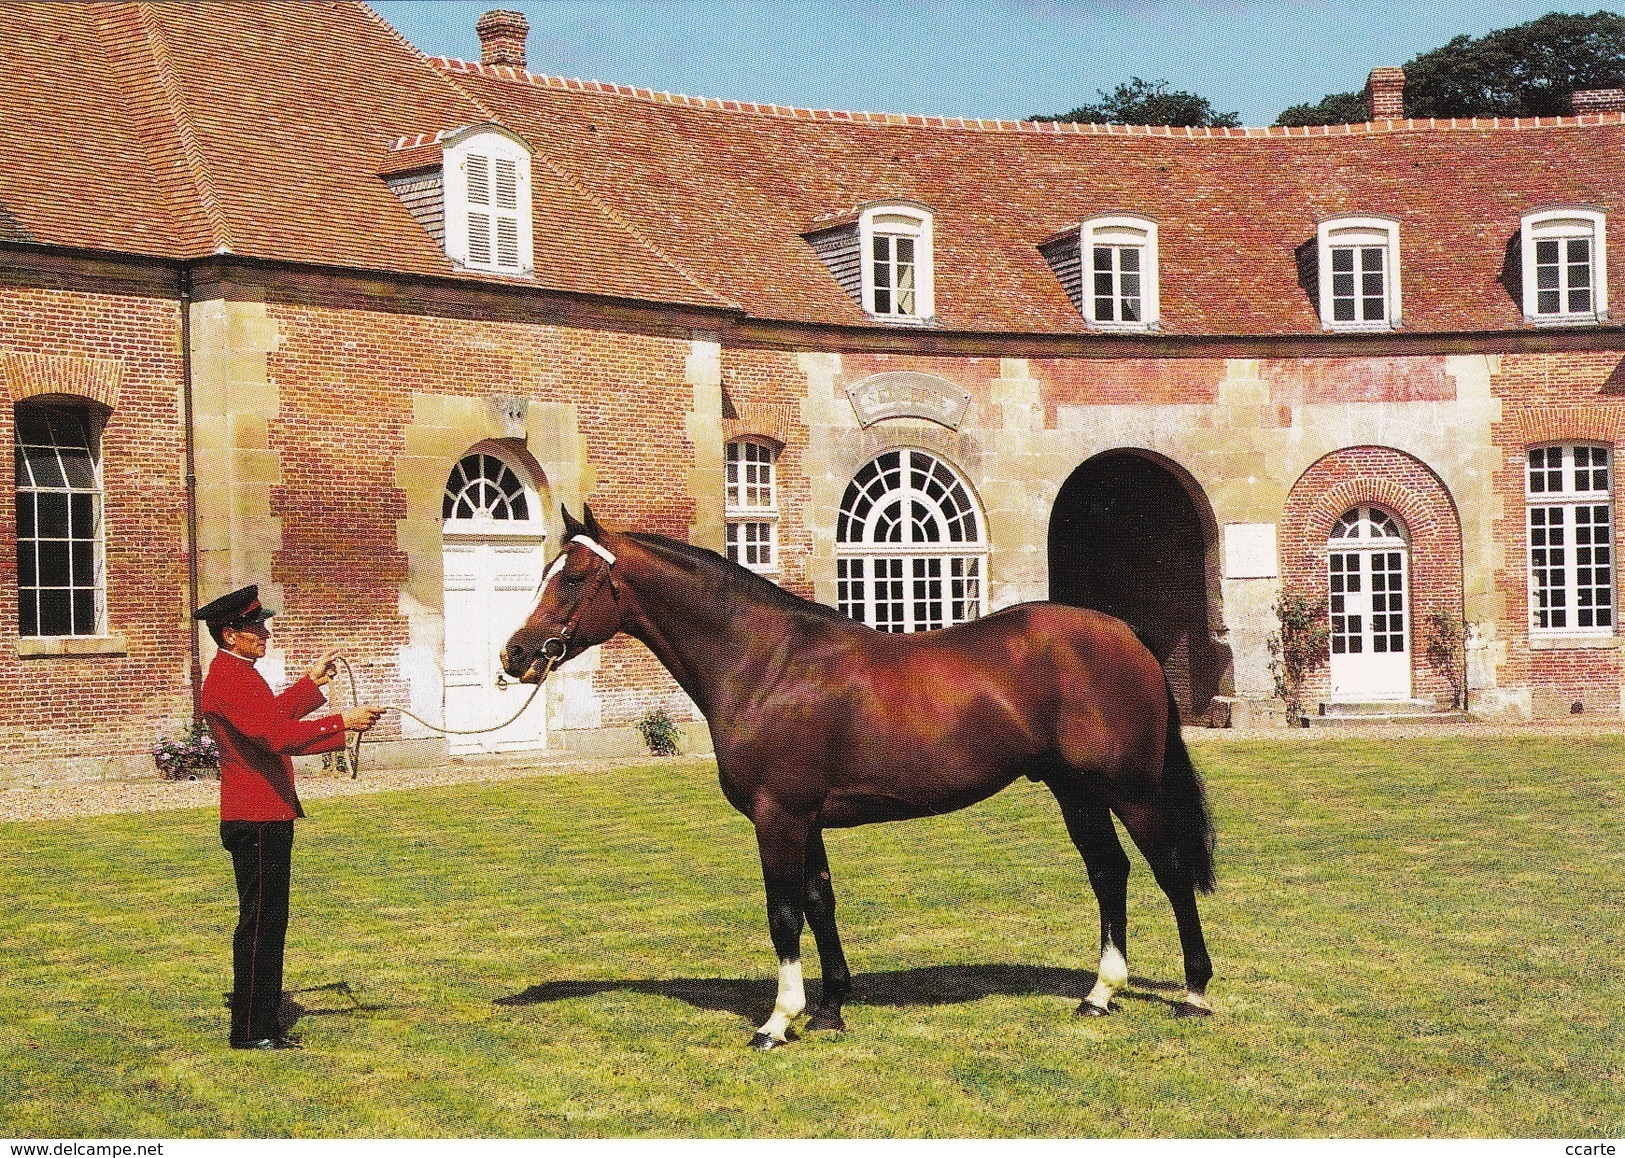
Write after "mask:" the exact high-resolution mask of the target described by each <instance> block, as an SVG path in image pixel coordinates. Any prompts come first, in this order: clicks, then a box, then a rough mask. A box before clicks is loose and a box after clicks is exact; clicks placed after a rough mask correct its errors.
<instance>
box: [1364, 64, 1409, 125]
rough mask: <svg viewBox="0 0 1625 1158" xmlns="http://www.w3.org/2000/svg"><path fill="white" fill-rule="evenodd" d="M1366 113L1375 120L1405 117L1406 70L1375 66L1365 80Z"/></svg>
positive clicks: (1370, 118)
mask: <svg viewBox="0 0 1625 1158" xmlns="http://www.w3.org/2000/svg"><path fill="white" fill-rule="evenodd" d="M1365 115H1366V117H1367V118H1368V119H1369V120H1373V121H1399V120H1404V119H1405V70H1404V69H1402V68H1374V69H1372V70H1371V75H1370V76H1369V77H1367V78H1366V82H1365Z"/></svg>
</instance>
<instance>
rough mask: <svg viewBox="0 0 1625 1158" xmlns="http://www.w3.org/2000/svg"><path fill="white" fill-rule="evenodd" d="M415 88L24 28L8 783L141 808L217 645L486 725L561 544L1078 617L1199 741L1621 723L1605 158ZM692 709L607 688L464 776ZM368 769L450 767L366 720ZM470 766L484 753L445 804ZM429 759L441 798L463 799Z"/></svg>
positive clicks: (416, 733) (948, 607)
mask: <svg viewBox="0 0 1625 1158" xmlns="http://www.w3.org/2000/svg"><path fill="white" fill-rule="evenodd" d="M525 33H526V30H525V28H524V25H523V19H522V18H518V17H514V16H513V15H511V14H502V13H496V14H488V15H487V16H486V17H484V18H482V20H481V34H482V38H483V41H484V44H485V56H486V60H485V61H483V62H481V63H471V62H461V61H451V60H442V59H432V58H428V57H426V56H424V55H422V54H421V53H419V52H418V51H417V50H415V49H414V48H413V47H412V46H411V45H409V44H408V43H407V42H406V41H404V40H403V39H402V38H401V37H400V36H399V35H398V34H397V33H396V32H395V31H394V30H393V29H391V28H390V27H388V25H386V24H385V23H384V22H383V21H382V20H381V19H380V18H379V17H378V16H377V15H376V14H374V13H372V12H371V11H370V10H369V9H367V8H365V7H364V6H361V5H357V4H348V3H324V4H294V3H285V4H284V3H253V4H211V3H203V4H185V5H180V4H176V5H141V4H120V3H105V4H95V5H73V4H55V3H52V4H11V5H5V6H3V7H0V48H3V49H4V52H5V58H6V67H5V68H4V69H3V70H0V116H3V117H4V119H5V123H6V126H7V128H6V132H5V133H4V134H3V137H0V392H3V394H4V395H5V398H4V402H5V404H4V405H3V406H0V449H7V450H9V451H10V453H11V454H12V455H13V457H14V459H15V461H16V463H17V475H16V479H17V482H16V485H15V487H13V488H6V489H0V526H4V527H5V528H7V530H8V533H7V534H5V535H4V536H0V691H3V694H4V696H5V702H6V703H7V705H8V711H7V712H6V714H5V718H4V721H3V723H0V749H3V750H4V752H5V755H6V757H7V760H6V764H7V767H8V769H10V770H11V771H12V772H13V773H15V772H16V771H17V770H19V769H28V770H35V771H40V770H43V771H46V772H47V773H49V774H61V775H71V774H75V773H83V772H87V771H101V770H107V769H114V770H124V769H127V770H130V771H136V770H138V769H139V768H141V767H142V766H143V762H144V761H145V760H146V756H145V753H146V751H147V749H148V748H149V746H150V745H151V743H152V741H153V739H154V738H155V737H156V736H157V735H159V734H163V733H168V734H174V733H175V732H176V731H177V730H178V729H179V728H180V727H181V726H183V725H184V723H185V722H186V721H187V720H188V719H189V717H190V714H191V710H192V709H191V689H192V686H193V684H194V683H195V680H196V673H197V671H198V670H199V665H200V663H201V662H204V661H206V660H207V658H208V649H209V647H210V646H211V645H210V644H209V642H208V641H207V638H206V636H205V637H204V638H201V639H200V638H199V636H198V633H197V632H195V631H194V630H193V628H192V625H191V624H190V623H189V621H188V619H187V612H188V611H189V609H190V608H191V607H192V606H195V605H196V604H197V603H199V602H202V601H203V600H205V599H208V598H211V597H213V596H215V595H218V594H220V593H221V592H223V591H225V590H227V589H229V588H231V587H233V586H236V585H240V584H242V583H247V582H256V581H257V582H259V583H260V584H261V585H262V591H263V592H264V593H265V598H266V601H267V602H268V603H270V604H271V605H272V606H275V607H278V608H280V609H281V613H280V615H279V616H278V618H277V620H276V621H275V625H274V626H275V628H276V636H275V639H274V640H273V644H274V648H275V650H273V653H272V655H271V657H270V660H269V663H268V666H269V667H271V668H272V673H271V674H272V677H273V682H274V680H275V675H276V672H275V669H276V667H277V666H278V665H283V666H284V667H285V669H286V670H297V669H298V667H299V665H301V664H303V663H306V662H308V660H309V658H310V657H311V656H312V655H313V654H314V653H315V652H316V651H317V650H318V649H319V648H321V647H323V646H326V645H330V644H331V645H337V646H340V647H342V648H343V649H344V650H345V652H346V654H347V655H349V656H350V657H351V659H352V661H353V662H354V663H355V664H356V667H357V671H358V674H359V675H360V678H361V680H362V682H363V684H364V685H365V686H364V688H363V692H362V694H363V696H364V697H365V698H368V699H372V700H376V701H379V702H388V703H395V704H402V705H410V706H411V707H413V708H414V709H415V710H416V711H418V712H419V713H420V714H421V715H423V716H425V717H427V718H429V719H434V720H438V719H447V720H449V721H450V722H452V723H453V724H464V725H470V724H477V723H480V722H487V721H492V720H496V719H501V718H502V717H503V716H505V715H507V714H508V712H509V707H508V705H510V704H513V703H514V702H515V701H514V699H513V697H514V696H516V695H517V694H519V692H518V689H516V688H514V687H512V686H503V685H504V684H505V681H502V680H501V679H500V678H499V672H498V669H497V667H496V664H495V650H496V646H497V645H498V644H499V643H500V641H501V639H502V638H504V637H505V636H506V634H507V632H508V631H509V630H510V629H511V628H512V626H513V625H514V624H515V623H516V622H517V620H518V619H519V618H521V617H522V615H523V612H524V610H525V606H526V604H527V602H528V600H529V598H530V595H531V591H532V589H533V586H534V584H535V581H536V578H537V576H538V575H539V573H540V567H541V565H542V562H543V561H544V560H545V558H546V556H547V554H548V552H549V547H548V544H549V543H550V541H552V540H553V539H554V537H555V536H556V535H557V533H558V530H559V522H558V520H559V516H558V506H559V504H560V503H561V502H562V503H568V504H570V505H571V506H572V507H577V508H578V507H579V505H580V503H581V502H582V501H583V500H590V501H591V503H592V505H593V508H594V510H595V512H596V513H597V514H598V516H599V517H600V519H601V520H603V521H604V522H606V523H608V524H610V525H613V526H620V527H625V528H629V529H643V530H651V531H658V532H662V533H665V534H669V535H673V536H675V537H678V538H682V539H686V540H689V541H692V542H695V543H699V544H702V545H704V546H708V547H712V548H714V549H717V550H719V551H727V552H729V553H730V554H732V555H734V556H735V557H737V558H739V559H740V560H741V561H742V562H744V563H746V564H747V565H749V566H753V567H756V568H759V569H761V570H764V571H765V572H767V573H768V574H770V575H771V576H772V577H773V578H775V579H776V580H777V581H778V582H780V583H782V584H783V585H784V586H786V587H787V588H789V589H791V590H793V591H796V592H797V593H799V594H803V595H806V596H808V597H811V598H815V599H817V600H819V601H821V602H826V603H829V604H831V605H835V606H838V607H840V608H842V609H843V610H845V611H847V612H849V613H850V614H852V615H854V616H857V617H859V618H862V619H864V620H866V621H867V622H870V623H873V624H875V625H877V626H882V627H886V628H888V629H900V630H914V629H919V628H927V627H933V626H939V625H942V624H946V623H951V622H954V621H957V620H960V619H964V618H968V617H971V616H975V615H979V614H983V613H986V612H988V611H990V610H994V609H996V608H999V607H1002V606H1006V605H1009V604H1011V603H1015V602H1019V601H1023V600H1029V599H1042V598H1051V597H1053V598H1056V599H1061V600H1065V601H1069V602H1077V603H1083V604H1088V605H1092V606H1097V607H1101V608H1104V609H1106V610H1109V611H1112V612H1114V613H1115V614H1119V615H1121V616H1123V617H1124V618H1126V619H1128V620H1130V621H1131V622H1133V623H1134V624H1136V626H1138V627H1139V628H1140V629H1141V631H1142V633H1143V634H1144V635H1145V636H1146V638H1147V639H1148V641H1149V642H1150V643H1151V645H1152V646H1153V648H1154V649H1155V650H1156V651H1157V652H1158V654H1159V655H1160V656H1161V657H1162V658H1163V659H1164V661H1165V663H1166V664H1167V666H1168V668H1169V671H1170V673H1171V675H1172V676H1173V679H1174V682H1175V684H1176V687H1177V689H1178V691H1179V694H1180V696H1181V698H1182V700H1183V701H1184V703H1185V707H1186V710H1187V711H1188V712H1189V713H1192V714H1193V715H1194V716H1196V717H1198V718H1199V717H1202V716H1203V715H1205V714H1207V713H1208V712H1210V711H1211V710H1213V707H1214V705H1215V704H1219V705H1227V704H1230V703H1231V702H1235V703H1236V704H1238V705H1240V707H1241V708H1242V709H1243V710H1245V709H1246V708H1247V707H1248V705H1258V704H1263V703H1266V702H1267V701H1269V700H1270V698H1271V696H1272V683H1271V678H1270V674H1269V656H1268V650H1267V639H1268V637H1269V635H1270V633H1271V632H1272V631H1273V630H1274V629H1275V627H1276V621H1275V618H1274V611H1273V607H1274V603H1275V599H1276V597H1277V595H1278V594H1279V593H1280V592H1281V591H1282V590H1283V588H1291V589H1295V590H1301V591H1304V592H1306V593H1308V594H1309V595H1310V596H1311V598H1312V600H1314V601H1316V602H1317V603H1319V604H1323V605H1325V606H1326V607H1327V609H1328V611H1329V612H1330V613H1331V622H1332V626H1333V628H1334V632H1333V645H1334V648H1333V650H1334V654H1333V656H1332V660H1331V663H1330V664H1329V666H1328V667H1327V668H1325V669H1322V671H1321V672H1320V673H1318V674H1317V675H1316V676H1315V677H1314V681H1313V683H1312V685H1311V687H1310V688H1309V700H1310V702H1311V703H1312V704H1315V703H1322V702H1327V703H1339V702H1379V703H1387V704H1390V705H1402V706H1408V708H1409V709H1410V710H1421V709H1426V708H1429V707H1433V706H1441V705H1446V704H1448V701H1449V699H1450V696H1451V690H1450V684H1449V682H1448V680H1447V679H1446V678H1445V677H1444V676H1443V675H1441V674H1440V673H1439V672H1438V671H1436V670H1435V669H1434V668H1433V667H1432V666H1431V665H1430V664H1429V663H1428V662H1427V660H1426V658H1425V641H1426V633H1425V625H1426V623H1427V620H1428V617H1429V616H1430V615H1431V614H1432V613H1434V612H1436V611H1444V612H1449V613H1452V614H1454V615H1457V616H1460V617H1462V618H1463V619H1464V620H1465V621H1466V622H1468V623H1470V624H1471V625H1472V632H1471V636H1472V640H1471V647H1470V675H1471V683H1472V706H1473V709H1474V710H1475V711H1477V712H1480V713H1482V714H1486V715H1495V716H1504V717H1512V718H1523V717H1529V716H1549V715H1556V714H1561V715H1565V716H1568V715H1571V714H1573V713H1580V714H1582V715H1583V716H1595V717H1601V718H1608V719H1617V718H1618V717H1619V715H1620V714H1621V710H1622V708H1621V705H1622V697H1625V673H1622V671H1621V661H1620V651H1619V640H1620V637H1619V633H1618V628H1617V624H1616V618H1617V616H1616V612H1617V605H1618V576H1617V572H1616V568H1615V567H1614V552H1615V550H1616V549H1617V548H1616V539H1617V536H1618V531H1617V527H1616V524H1617V518H1616V515H1615V509H1614V508H1615V502H1614V493H1615V491H1614V488H1615V446H1616V443H1618V442H1619V441H1620V439H1621V437H1622V436H1625V435H1622V424H1625V401H1622V399H1625V331H1622V328H1621V326H1620V325H1619V323H1618V322H1617V321H1614V320H1613V317H1614V315H1612V314H1611V313H1610V311H1609V306H1608V301H1607V295H1608V292H1609V290H1610V289H1612V290H1613V292H1614V293H1615V294H1616V295H1617V294H1619V293H1620V292H1625V290H1622V289H1621V287H1622V286H1625V237H1622V236H1621V228H1622V226H1621V220H1622V217H1625V179H1622V178H1625V166H1622V161H1621V158H1622V156H1625V151H1622V150H1625V111H1622V100H1621V94H1619V93H1591V94H1576V98H1575V108H1576V109H1577V110H1579V111H1577V113H1576V115H1573V116H1569V117H1561V118H1541V119H1538V120H1529V119H1524V120H1500V121H1485V120H1471V121H1438V122H1435V121H1410V120H1404V119H1400V118H1401V116H1402V106H1401V104H1400V103H1399V99H1400V97H1399V93H1400V89H1401V86H1402V85H1403V83H1404V80H1403V75H1402V74H1401V73H1399V72H1398V70H1395V69H1377V70H1375V71H1374V72H1373V73H1372V78H1371V89H1370V93H1369V97H1370V107H1371V108H1372V109H1373V110H1374V115H1376V116H1378V117H1380V118H1382V119H1379V120H1376V121H1373V122H1372V123H1370V124H1366V125H1354V126H1335V127H1332V128H1324V129H1309V130H1304V129H1292V130H1285V129H1231V130H1223V129H1220V130H1185V129H1175V130H1168V129H1142V128H1123V127H1120V126H1119V127H1106V126H1088V125H1082V126H1080V125H1049V124H1031V123H1019V124H1018V123H1010V122H991V121H965V120H957V119H943V118H934V117H922V116H906V117H905V116H889V115H877V114H864V113H844V112H829V111H812V110H802V109H786V108H778V107H767V106H757V105H751V104H743V103H737V102H732V101H716V100H700V99H693V98H687V97H681V96H672V95H669V94H663V93H655V92H649V91H647V90H642V89H630V88H621V87H616V86H610V85H602V84H596V83H583V82H579V81H565V80H559V79H555V78H550V77H545V76H538V75H533V74H531V73H529V72H527V71H526V70H525V67H524V63H525V62H524V52H525ZM652 706H666V707H668V708H670V709H672V710H674V711H675V712H677V713H678V714H680V715H687V714H688V711H689V709H688V705H687V704H686V702H685V701H684V700H683V698H682V695H681V693H680V692H679V691H678V690H677V688H676V687H675V685H674V684H673V683H672V682H671V681H670V680H669V679H668V678H667V677H666V676H665V674H664V673H663V672H662V671H660V669H659V668H658V667H657V666H656V665H655V664H654V662H653V660H652V658H651V657H650V656H649V655H648V654H647V653H646V652H645V651H644V650H643V649H642V647H641V645H639V644H636V643H633V642H630V641H625V640H617V641H615V642H613V643H611V644H610V645H607V646H605V647H603V648H601V649H599V650H598V651H597V652H595V653H593V654H591V655H589V656H587V657H584V659H583V660H581V661H579V662H578V663H577V664H575V665H572V667H571V668H570V669H567V670H566V671H565V672H564V673H560V674H558V675H556V676H554V677H553V679H552V681H551V682H550V685H549V687H548V688H547V689H546V694H545V695H544V696H542V697H540V698H539V700H538V703H537V704H536V705H535V706H534V707H533V708H532V710H531V711H530V712H529V713H527V714H526V715H525V716H524V717H523V718H521V719H520V720H519V722H518V723H516V724H514V725H512V726H511V727H510V728H509V729H508V730H507V731H506V732H504V733H501V734H499V735H498V736H496V737H495V738H493V739H490V740H482V741H479V742H478V743H482V744H494V745H497V746H500V747H506V748H535V747H552V748H569V749H578V750H612V749H614V748H615V747H616V746H617V745H620V746H623V747H624V746H628V745H630V744H631V742H632V738H633V733H632V730H631V728H630V725H631V724H632V723H633V722H634V721H635V720H636V719H637V718H638V717H639V716H640V715H641V714H642V713H643V712H645V711H646V710H648V709H649V708H650V707H652ZM382 734H383V737H384V740H385V743H386V750H387V752H388V754H389V756H390V757H391V758H394V759H400V760H428V759H434V758H438V757H439V756H441V755H443V754H444V753H445V752H446V742H445V741H444V740H441V739H438V738H436V737H434V736H433V735H432V734H430V733H429V732H428V731H426V730H425V729H422V728H419V727H418V726H417V725H415V724H412V723H411V722H410V721H407V722H406V723H405V724H404V725H402V724H401V723H399V722H398V719H397V717H389V718H388V721H387V723H386V730H385V731H383V733H382ZM473 744H474V742H470V746H471V748H472V746H473ZM453 750H454V751H456V750H458V748H456V747H454V748H453Z"/></svg>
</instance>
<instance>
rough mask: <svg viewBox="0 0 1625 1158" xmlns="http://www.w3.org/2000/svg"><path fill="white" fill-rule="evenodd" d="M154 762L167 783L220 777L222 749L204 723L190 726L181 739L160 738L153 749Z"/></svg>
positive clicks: (160, 775)
mask: <svg viewBox="0 0 1625 1158" xmlns="http://www.w3.org/2000/svg"><path fill="white" fill-rule="evenodd" d="M152 762H153V764H154V765H155V766H156V767H157V769H158V775H159V777H160V778H161V779H164V780H196V779H197V778H198V777H199V776H218V775H219V774H220V750H219V749H218V748H216V747H215V744H214V737H213V736H211V735H209V730H208V729H207V728H206V727H204V726H203V725H202V724H193V725H189V726H188V727H187V728H186V730H185V731H183V732H182V733H181V735H180V739H178V740H172V739H170V738H169V737H168V736H163V737H160V738H159V740H158V742H157V743H156V744H154V745H153V746H152Z"/></svg>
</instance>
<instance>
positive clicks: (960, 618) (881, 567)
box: [835, 446, 989, 632]
mask: <svg viewBox="0 0 1625 1158" xmlns="http://www.w3.org/2000/svg"><path fill="white" fill-rule="evenodd" d="M889 455H898V456H899V463H898V485H897V486H895V487H887V488H886V489H883V490H878V491H875V490H871V489H867V488H858V487H857V484H858V480H859V479H861V478H863V477H864V476H865V475H866V474H869V473H870V469H871V468H872V467H876V466H877V464H879V463H881V460H883V459H885V458H886V457H887V456H889ZM918 473H924V474H926V476H927V480H928V482H931V481H933V480H934V482H935V484H937V485H939V486H941V485H942V484H944V483H946V484H949V485H948V486H947V487H946V490H947V493H948V496H949V497H950V498H951V497H954V495H955V492H957V494H958V496H959V501H958V505H957V506H953V507H950V506H948V505H945V504H943V503H942V502H940V501H939V500H938V499H936V498H934V497H933V496H932V495H931V494H930V493H929V492H928V491H923V490H921V489H920V488H919V487H917V486H916V485H915V479H916V476H917V474H918ZM878 479H879V481H885V474H884V468H882V469H881V470H880V473H879V474H878ZM854 489H857V490H858V495H857V497H858V499H859V502H858V503H856V504H854V503H852V502H851V501H850V500H852V499H853V498H854V494H853V492H854ZM864 499H867V500H868V501H863V500H864ZM899 504H900V505H901V510H900V511H898V512H897V513H899V514H900V515H902V516H904V517H902V518H901V519H900V520H899V521H898V525H899V529H900V531H901V532H902V533H901V535H900V536H899V538H898V540H896V541H891V540H885V541H877V540H876V539H875V537H874V531H875V529H876V519H877V518H879V517H881V516H882V515H883V514H884V513H885V512H887V511H890V510H893V509H894V508H896V507H898V506H899ZM915 504H921V505H923V507H925V508H926V512H927V513H928V515H937V516H946V517H945V518H943V519H942V520H940V521H938V520H936V519H932V520H931V521H932V522H933V523H934V524H935V525H937V526H938V527H939V528H945V527H951V525H952V524H953V523H954V522H955V521H958V522H959V523H960V525H961V527H962V528H963V526H964V524H965V522H966V521H967V520H973V529H974V531H975V534H974V535H972V536H969V537H962V538H959V539H955V538H953V537H952V532H951V530H950V532H949V534H948V535H946V536H943V537H940V538H938V539H936V540H929V539H922V538H918V537H916V534H915V531H916V528H915V526H914V523H913V520H912V518H911V517H909V516H910V515H911V514H912V513H913V507H914V506H915ZM939 533H940V531H939ZM988 555H989V546H988V539H987V516H986V514H985V513H984V512H983V510H982V504H981V502H980V501H979V500H978V498H977V496H976V492H975V490H974V488H972V486H971V485H970V482H969V480H967V479H966V478H965V476H964V475H962V474H961V473H960V472H959V471H958V470H957V469H955V467H954V466H953V464H952V463H950V462H949V461H948V460H947V459H945V458H943V457H942V456H941V455H939V454H936V453H934V452H932V451H928V450H921V449H919V448H916V447H907V446H901V447H893V448H891V449H890V450H885V451H882V452H881V453H880V454H877V455H875V456H874V458H871V459H870V460H869V461H868V462H866V463H864V464H863V466H862V468H860V469H859V470H858V471H857V472H856V473H855V474H854V475H853V477H852V481H851V483H849V484H848V487H847V493H846V495H845V496H843V498H842V500H841V510H840V515H839V518H838V521H837V524H836V544H835V575H836V605H837V607H838V608H839V610H840V611H841V612H842V613H843V614H845V615H848V616H850V617H851V618H853V619H856V620H858V621H859V622H861V623H866V624H868V625H869V626H871V627H874V628H877V629H879V630H882V631H903V632H913V631H920V630H926V629H930V628H936V627H948V626H952V625H953V624H955V623H967V622H969V621H971V620H973V619H979V618H981V617H982V616H984V615H986V614H987V588H988V574H987V572H988ZM882 572H884V574H882ZM933 572H934V574H933ZM883 584H884V585H886V586H885V593H883V591H882V585H883ZM921 584H923V585H924V592H925V593H924V594H923V595H922V593H921V590H922V589H921V586H920V585H921ZM898 592H900V595H899V594H896V593H898ZM882 604H884V605H885V613H884V614H882V613H881V611H880V607H881V605H882ZM935 605H940V614H939V615H933V614H932V610H931V609H932V607H933V606H935ZM922 607H924V608H925V612H924V613H923V614H922V612H921V608H922ZM956 608H957V609H958V612H959V614H956V613H955V609H956Z"/></svg>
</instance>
